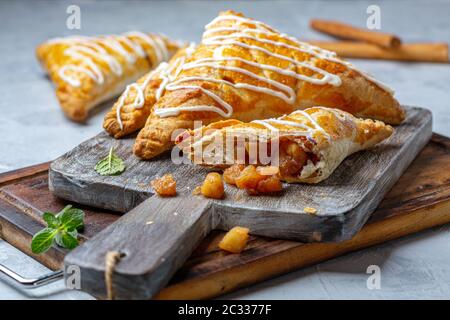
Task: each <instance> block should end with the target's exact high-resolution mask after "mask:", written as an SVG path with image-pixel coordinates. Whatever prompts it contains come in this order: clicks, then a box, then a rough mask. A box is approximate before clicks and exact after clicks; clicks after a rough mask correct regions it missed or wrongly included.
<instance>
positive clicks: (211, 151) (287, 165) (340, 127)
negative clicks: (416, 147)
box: [176, 107, 393, 183]
mask: <svg viewBox="0 0 450 320" xmlns="http://www.w3.org/2000/svg"><path fill="white" fill-rule="evenodd" d="M392 132H393V128H392V127H391V126H390V125H386V124H384V123H383V122H381V121H378V120H375V121H374V120H371V119H367V120H364V119H360V118H356V117H354V116H353V115H351V114H350V113H347V112H345V111H342V110H338V109H332V108H325V107H313V108H308V109H305V110H297V111H294V112H292V113H291V114H289V115H285V116H282V117H279V118H276V119H267V120H254V121H252V122H248V123H244V122H241V121H239V120H224V121H219V122H216V123H212V124H210V125H208V126H203V127H201V128H198V129H195V130H188V131H185V132H184V133H182V134H180V135H179V136H178V137H177V139H176V143H177V144H178V146H179V147H180V148H181V149H182V150H183V152H184V154H185V155H187V156H188V157H189V158H190V159H191V160H192V161H193V162H194V163H196V164H199V165H206V166H211V167H215V168H222V169H223V168H227V167H229V166H231V165H233V164H257V165H272V166H273V165H275V166H277V167H278V168H279V172H280V176H281V179H282V180H284V181H287V182H294V183H295V182H303V183H318V182H320V181H323V180H325V179H326V178H328V177H329V176H330V175H331V174H332V173H333V171H334V170H335V169H336V168H337V167H338V166H339V164H340V163H341V162H342V161H343V160H344V159H345V158H346V157H347V156H349V155H350V154H352V153H354V152H357V151H360V150H364V149H367V148H370V147H372V146H374V145H375V144H377V143H379V142H381V141H383V140H384V139H386V138H388V137H389V136H390V135H391V134H392ZM238 141H239V142H238ZM251 144H252V145H253V146H254V147H253V149H252V147H251V146H250V145H251ZM238 148H241V150H243V152H241V153H239V151H238ZM252 150H253V153H252ZM260 150H268V151H266V152H264V153H260Z"/></svg>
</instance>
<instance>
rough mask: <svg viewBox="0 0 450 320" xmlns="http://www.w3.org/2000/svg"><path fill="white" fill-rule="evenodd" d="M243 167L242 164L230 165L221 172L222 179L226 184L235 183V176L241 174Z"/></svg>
mask: <svg viewBox="0 0 450 320" xmlns="http://www.w3.org/2000/svg"><path fill="white" fill-rule="evenodd" d="M244 168H245V166H244V165H243V164H234V165H232V166H231V167H229V168H227V169H225V171H224V172H223V180H225V182H226V183H228V184H232V185H236V178H237V177H238V176H239V175H240V174H241V171H242V170H244Z"/></svg>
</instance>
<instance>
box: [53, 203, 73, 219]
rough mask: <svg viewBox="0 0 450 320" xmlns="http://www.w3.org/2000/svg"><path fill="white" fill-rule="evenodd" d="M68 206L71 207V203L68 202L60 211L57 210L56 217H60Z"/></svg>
mask: <svg viewBox="0 0 450 320" xmlns="http://www.w3.org/2000/svg"><path fill="white" fill-rule="evenodd" d="M70 208H72V205H71V204H68V205H67V206H65V207H64V208H63V209H62V210H61V211H60V212H58V213H57V214H56V216H57V217H58V218H60V217H61V215H62V214H63V213H64V212H66V211H67V210H69V209H70Z"/></svg>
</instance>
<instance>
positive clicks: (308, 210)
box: [303, 207, 317, 214]
mask: <svg viewBox="0 0 450 320" xmlns="http://www.w3.org/2000/svg"><path fill="white" fill-rule="evenodd" d="M303 212H304V213H309V214H316V213H317V209H316V208H312V207H305V208H303Z"/></svg>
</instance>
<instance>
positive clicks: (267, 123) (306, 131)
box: [252, 107, 347, 140]
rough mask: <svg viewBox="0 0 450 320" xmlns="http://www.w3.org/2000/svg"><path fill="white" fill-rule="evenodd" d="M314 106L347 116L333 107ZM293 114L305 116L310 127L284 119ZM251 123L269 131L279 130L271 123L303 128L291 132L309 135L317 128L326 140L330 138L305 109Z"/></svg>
mask: <svg viewBox="0 0 450 320" xmlns="http://www.w3.org/2000/svg"><path fill="white" fill-rule="evenodd" d="M314 108H317V109H323V110H325V111H326V112H331V113H333V114H334V115H335V116H336V117H337V118H339V119H346V118H347V116H346V114H344V113H342V112H340V111H339V110H336V109H333V108H325V107H314ZM294 114H301V115H302V116H303V117H305V118H306V120H308V121H309V122H310V123H311V125H312V127H311V126H308V125H305V124H303V123H299V122H296V121H292V120H286V118H292V117H291V116H292V115H294ZM252 123H256V124H259V125H262V126H264V127H266V128H267V129H269V130H270V131H275V132H278V131H280V129H278V128H277V127H275V126H273V125H272V124H278V125H284V126H291V127H297V128H300V129H304V130H302V131H295V132H293V133H294V134H295V135H306V136H311V135H312V133H313V132H314V131H315V130H318V131H320V132H322V134H323V135H324V136H325V138H327V139H328V140H330V139H331V136H330V135H329V134H328V133H327V132H326V131H325V129H324V128H323V127H322V126H321V125H319V123H318V122H317V121H316V120H315V119H314V118H313V117H312V116H311V115H310V114H309V113H307V112H306V111H305V110H296V111H294V112H292V113H291V114H290V115H284V116H281V117H279V118H273V119H265V120H254V121H252Z"/></svg>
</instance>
